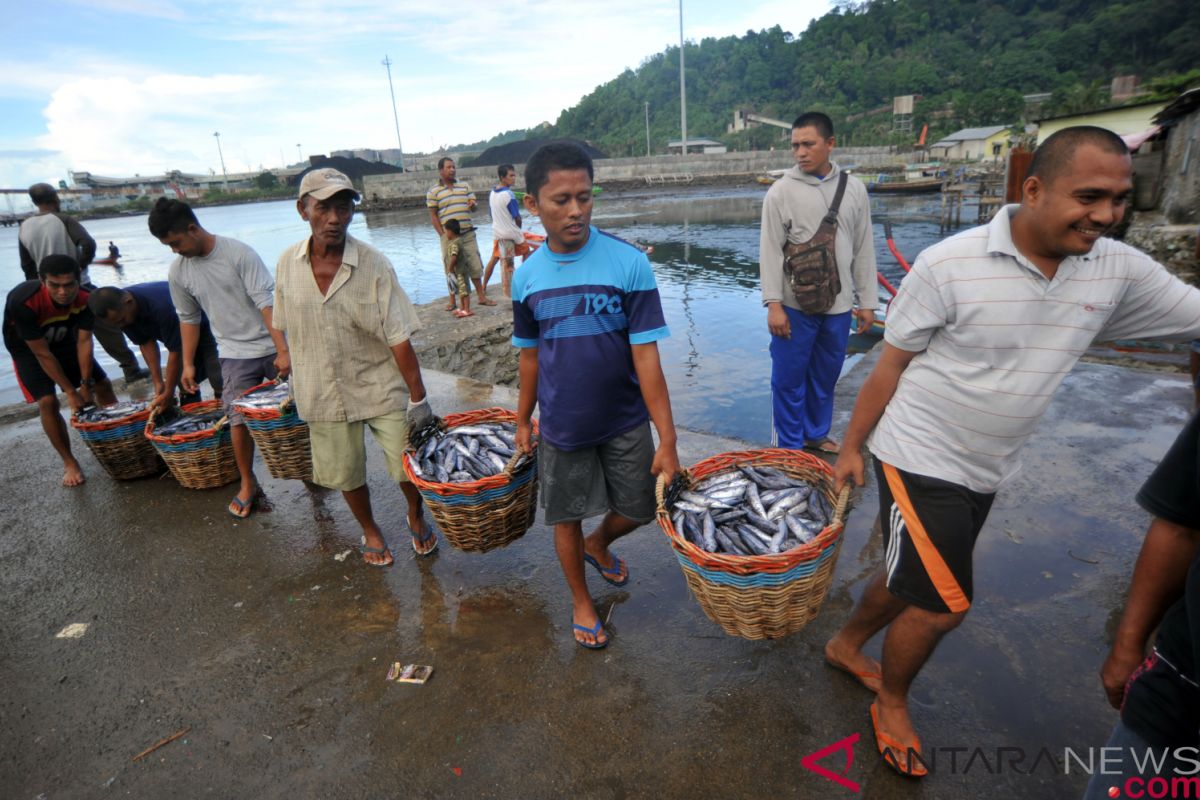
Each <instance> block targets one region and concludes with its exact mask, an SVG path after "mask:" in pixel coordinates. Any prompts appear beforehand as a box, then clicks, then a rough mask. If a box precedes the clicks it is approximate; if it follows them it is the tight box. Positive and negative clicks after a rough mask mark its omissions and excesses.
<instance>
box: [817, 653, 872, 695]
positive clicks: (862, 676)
mask: <svg viewBox="0 0 1200 800" xmlns="http://www.w3.org/2000/svg"><path fill="white" fill-rule="evenodd" d="M825 663H826V664H828V665H829V666H831V667H833V668H834V669H836V670H838V671H840V672H844V673H846V674H847V675H849V676H850V677H852V678H854V679H855V680H857V681H858V682H859V683H860V684H862V687H863V688H864V689H866V690H867V691H868V692H870V693H871V694H878V693H879V690H878V689H872V688H871V687H870V686H868V685H867V681H868V680H872V679H873V680H877V681H879V682H880V683H882V682H883V675H881V674H880V673H878V672H859V671H858V670H854V669H850V667H847V666H846V665H845V664H837V663H835V662H833V661H830V660H829V659H828V658H827V659H825Z"/></svg>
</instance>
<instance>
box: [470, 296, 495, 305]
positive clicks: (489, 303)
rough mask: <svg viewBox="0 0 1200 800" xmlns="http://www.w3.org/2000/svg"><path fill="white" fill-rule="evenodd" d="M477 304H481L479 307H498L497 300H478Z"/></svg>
mask: <svg viewBox="0 0 1200 800" xmlns="http://www.w3.org/2000/svg"><path fill="white" fill-rule="evenodd" d="M475 302H476V303H479V305H481V306H494V305H496V301H495V300H489V299H488V298H486V297H485V298H483V299H482V300H476V301H475Z"/></svg>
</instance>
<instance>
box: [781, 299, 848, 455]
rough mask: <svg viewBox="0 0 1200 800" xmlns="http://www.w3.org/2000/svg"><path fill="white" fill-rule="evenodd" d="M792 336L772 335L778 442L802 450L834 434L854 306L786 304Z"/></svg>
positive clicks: (782, 445) (786, 446) (783, 445)
mask: <svg viewBox="0 0 1200 800" xmlns="http://www.w3.org/2000/svg"><path fill="white" fill-rule="evenodd" d="M783 310H784V311H785V312H786V313H787V315H788V321H789V322H790V323H791V326H792V336H791V338H790V339H782V338H780V337H778V336H772V337H771V414H772V427H773V429H774V436H773V438H774V444H775V446H776V447H785V448H789V449H793V450H798V449H800V448H802V447H804V443H805V442H806V441H809V442H816V441H819V440H821V439H823V438H824V437H826V436H828V435H829V427H830V425H831V424H832V423H833V387H834V385H835V384H836V383H837V379H838V375H839V374H840V373H841V371H842V364H843V362H844V361H845V360H846V342H847V340H849V338H850V312H849V311H846V312H843V313H841V314H805V313H803V312H800V311H796V310H795V309H792V308H788V307H787V306H784V308H783Z"/></svg>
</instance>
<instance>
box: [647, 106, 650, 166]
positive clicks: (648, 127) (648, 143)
mask: <svg viewBox="0 0 1200 800" xmlns="http://www.w3.org/2000/svg"><path fill="white" fill-rule="evenodd" d="M649 157H650V101H649V100H647V101H646V158H649Z"/></svg>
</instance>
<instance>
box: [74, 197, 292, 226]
mask: <svg viewBox="0 0 1200 800" xmlns="http://www.w3.org/2000/svg"><path fill="white" fill-rule="evenodd" d="M291 199H292V196H291V195H290V194H288V195H284V196H282V197H256V198H254V199H252V200H222V201H218V202H215V203H208V202H204V201H203V200H188V201H187V204H188V205H189V206H191V207H192V208H215V207H216V206H246V205H252V204H255V203H281V202H287V201H288V200H291ZM68 213H70V214H71V216H72V217H74V218H75V219H78V220H92V219H120V218H122V217H140V216H144V215H146V214H149V213H150V212H149V211H118V212H112V211H108V210H101V211H80V212H68Z"/></svg>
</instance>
